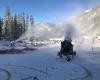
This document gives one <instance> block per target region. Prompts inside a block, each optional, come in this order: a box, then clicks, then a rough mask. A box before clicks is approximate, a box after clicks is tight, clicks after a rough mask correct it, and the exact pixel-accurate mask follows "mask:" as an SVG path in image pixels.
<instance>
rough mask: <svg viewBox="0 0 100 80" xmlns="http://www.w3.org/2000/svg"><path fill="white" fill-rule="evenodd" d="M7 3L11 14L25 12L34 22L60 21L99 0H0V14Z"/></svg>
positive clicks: (96, 3)
mask: <svg viewBox="0 0 100 80" xmlns="http://www.w3.org/2000/svg"><path fill="white" fill-rule="evenodd" d="M7 3H8V4H9V6H10V9H11V14H12V15H14V14H15V13H21V12H25V13H26V14H30V15H33V16H34V18H35V22H36V23H39V22H52V23H61V22H63V21H65V20H66V19H68V18H69V17H70V16H74V15H78V14H79V13H81V12H82V11H84V10H86V9H89V8H91V7H94V6H96V5H99V4H100V0H0V15H1V16H4V15H5V10H6V6H7Z"/></svg>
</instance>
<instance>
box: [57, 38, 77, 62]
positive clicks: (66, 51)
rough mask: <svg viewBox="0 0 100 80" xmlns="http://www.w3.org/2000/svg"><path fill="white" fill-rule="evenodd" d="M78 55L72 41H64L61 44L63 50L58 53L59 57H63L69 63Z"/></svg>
mask: <svg viewBox="0 0 100 80" xmlns="http://www.w3.org/2000/svg"><path fill="white" fill-rule="evenodd" d="M75 55H76V52H75V51H73V44H72V40H71V39H70V40H64V41H62V42H61V49H60V51H59V52H58V56H59V57H60V58H62V57H63V56H65V57H66V59H67V61H70V60H71V59H72V58H73V56H75Z"/></svg>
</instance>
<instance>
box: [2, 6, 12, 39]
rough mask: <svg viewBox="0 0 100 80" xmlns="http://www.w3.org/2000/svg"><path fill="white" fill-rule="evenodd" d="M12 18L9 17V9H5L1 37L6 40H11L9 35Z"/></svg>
mask: <svg viewBox="0 0 100 80" xmlns="http://www.w3.org/2000/svg"><path fill="white" fill-rule="evenodd" d="M12 23H13V20H12V17H11V15H10V9H9V7H7V9H6V15H5V17H4V24H3V35H4V37H5V38H6V39H7V40H11V38H12V34H11V28H12Z"/></svg>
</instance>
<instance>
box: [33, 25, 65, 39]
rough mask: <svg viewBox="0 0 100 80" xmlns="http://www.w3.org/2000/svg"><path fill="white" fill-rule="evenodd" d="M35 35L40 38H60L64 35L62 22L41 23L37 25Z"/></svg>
mask: <svg viewBox="0 0 100 80" xmlns="http://www.w3.org/2000/svg"><path fill="white" fill-rule="evenodd" d="M35 36H36V37H39V38H55V37H57V38H59V37H63V36H64V26H62V24H52V23H39V24H37V25H35Z"/></svg>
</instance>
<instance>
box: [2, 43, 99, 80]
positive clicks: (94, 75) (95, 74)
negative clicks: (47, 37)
mask: <svg viewBox="0 0 100 80" xmlns="http://www.w3.org/2000/svg"><path fill="white" fill-rule="evenodd" d="M59 50H60V47H57V46H55V47H50V48H46V47H45V48H39V49H38V50H35V51H25V52H24V54H5V55H0V80H34V79H33V78H34V77H37V78H38V80H99V79H100V47H98V46H94V47H93V48H92V47H91V45H84V44H80V45H79V44H76V45H75V50H76V51H77V55H76V56H75V57H74V58H73V60H72V61H71V62H67V61H66V59H65V58H63V59H60V58H59V57H58V56H57V52H58V51H59Z"/></svg>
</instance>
